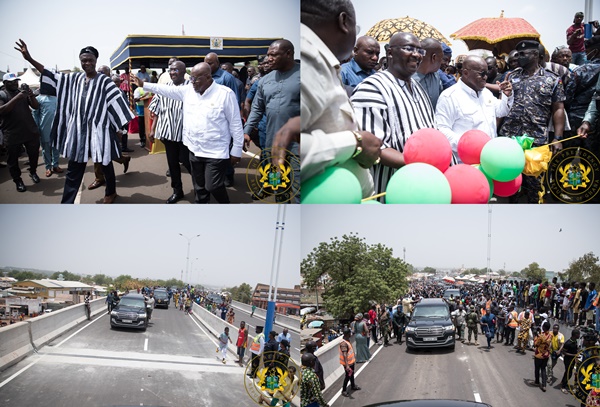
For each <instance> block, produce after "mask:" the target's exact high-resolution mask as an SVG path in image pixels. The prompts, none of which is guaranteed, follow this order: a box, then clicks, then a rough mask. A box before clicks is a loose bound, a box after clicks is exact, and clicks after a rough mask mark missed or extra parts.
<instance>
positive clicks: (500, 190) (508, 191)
mask: <svg viewBox="0 0 600 407" xmlns="http://www.w3.org/2000/svg"><path fill="white" fill-rule="evenodd" d="M522 182H523V175H522V174H519V176H518V177H517V178H515V179H513V180H512V181H507V182H500V181H494V194H496V195H497V196H502V197H507V196H511V195H514V194H516V193H517V191H518V190H519V188H521V183H522Z"/></svg>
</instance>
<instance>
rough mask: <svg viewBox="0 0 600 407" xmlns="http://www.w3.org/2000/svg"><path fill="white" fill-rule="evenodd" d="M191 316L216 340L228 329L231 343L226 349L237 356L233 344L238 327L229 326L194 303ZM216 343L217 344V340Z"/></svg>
mask: <svg viewBox="0 0 600 407" xmlns="http://www.w3.org/2000/svg"><path fill="white" fill-rule="evenodd" d="M192 316H193V317H194V318H196V319H198V320H199V321H200V322H202V325H204V326H205V327H206V328H207V329H208V330H209V331H210V333H212V334H213V335H214V336H215V337H216V338H218V337H219V335H221V334H222V333H223V331H224V330H225V327H229V336H230V337H231V342H232V343H228V344H227V349H228V350H229V351H230V352H232V353H233V354H234V355H237V346H235V343H236V341H237V332H238V329H239V326H234V325H231V324H230V323H229V322H227V321H224V320H222V319H221V318H220V317H218V316H216V315H215V314H213V313H212V312H210V311H208V310H207V309H206V308H204V307H201V306H200V305H198V304H196V303H195V302H194V303H192ZM217 343H219V342H218V340H217Z"/></svg>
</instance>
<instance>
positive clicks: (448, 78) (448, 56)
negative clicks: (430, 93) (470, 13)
mask: <svg viewBox="0 0 600 407" xmlns="http://www.w3.org/2000/svg"><path fill="white" fill-rule="evenodd" d="M442 52H443V56H442V65H441V66H440V69H439V70H438V74H439V75H440V80H441V81H442V86H443V88H444V90H446V89H448V88H449V87H450V86H452V85H454V84H456V78H455V77H454V75H450V74H447V73H446V68H447V67H448V65H449V64H450V61H452V49H451V48H450V47H449V46H447V45H446V44H444V43H443V42H442Z"/></svg>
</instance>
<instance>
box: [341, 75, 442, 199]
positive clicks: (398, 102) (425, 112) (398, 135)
mask: <svg viewBox="0 0 600 407" xmlns="http://www.w3.org/2000/svg"><path fill="white" fill-rule="evenodd" d="M411 85H412V92H411V91H409V90H408V87H407V86H406V83H405V82H404V81H403V80H400V79H397V78H396V77H394V76H393V75H392V74H391V73H389V71H383V72H377V73H375V74H373V75H371V76H369V77H368V78H367V79H365V80H364V81H362V82H361V83H360V84H358V86H356V88H355V89H354V93H353V94H352V97H351V98H350V102H351V103H352V106H353V108H354V112H355V113H356V120H357V121H358V125H359V127H360V128H361V129H362V130H365V131H369V132H371V133H373V134H374V135H375V136H377V137H378V138H379V139H381V140H382V149H383V148H393V149H395V150H398V151H400V152H403V151H404V144H405V143H406V141H407V140H408V138H409V137H410V135H411V134H413V133H414V132H415V131H417V130H419V129H422V128H426V127H430V128H434V127H435V119H434V111H433V107H432V105H431V101H430V100H429V96H428V95H427V93H426V92H425V90H423V88H422V87H421V85H419V83H417V82H416V81H415V80H414V79H412V78H411ZM373 170H374V176H373V179H374V181H375V193H376V194H378V193H381V192H385V189H386V187H387V183H388V181H389V180H390V178H391V177H392V175H394V173H395V172H396V169H395V168H390V167H387V166H384V165H381V164H378V165H375V166H374V167H373Z"/></svg>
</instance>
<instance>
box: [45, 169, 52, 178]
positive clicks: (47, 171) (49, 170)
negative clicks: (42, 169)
mask: <svg viewBox="0 0 600 407" xmlns="http://www.w3.org/2000/svg"><path fill="white" fill-rule="evenodd" d="M50 176H52V170H51V169H47V170H46V178H48V177H50Z"/></svg>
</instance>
